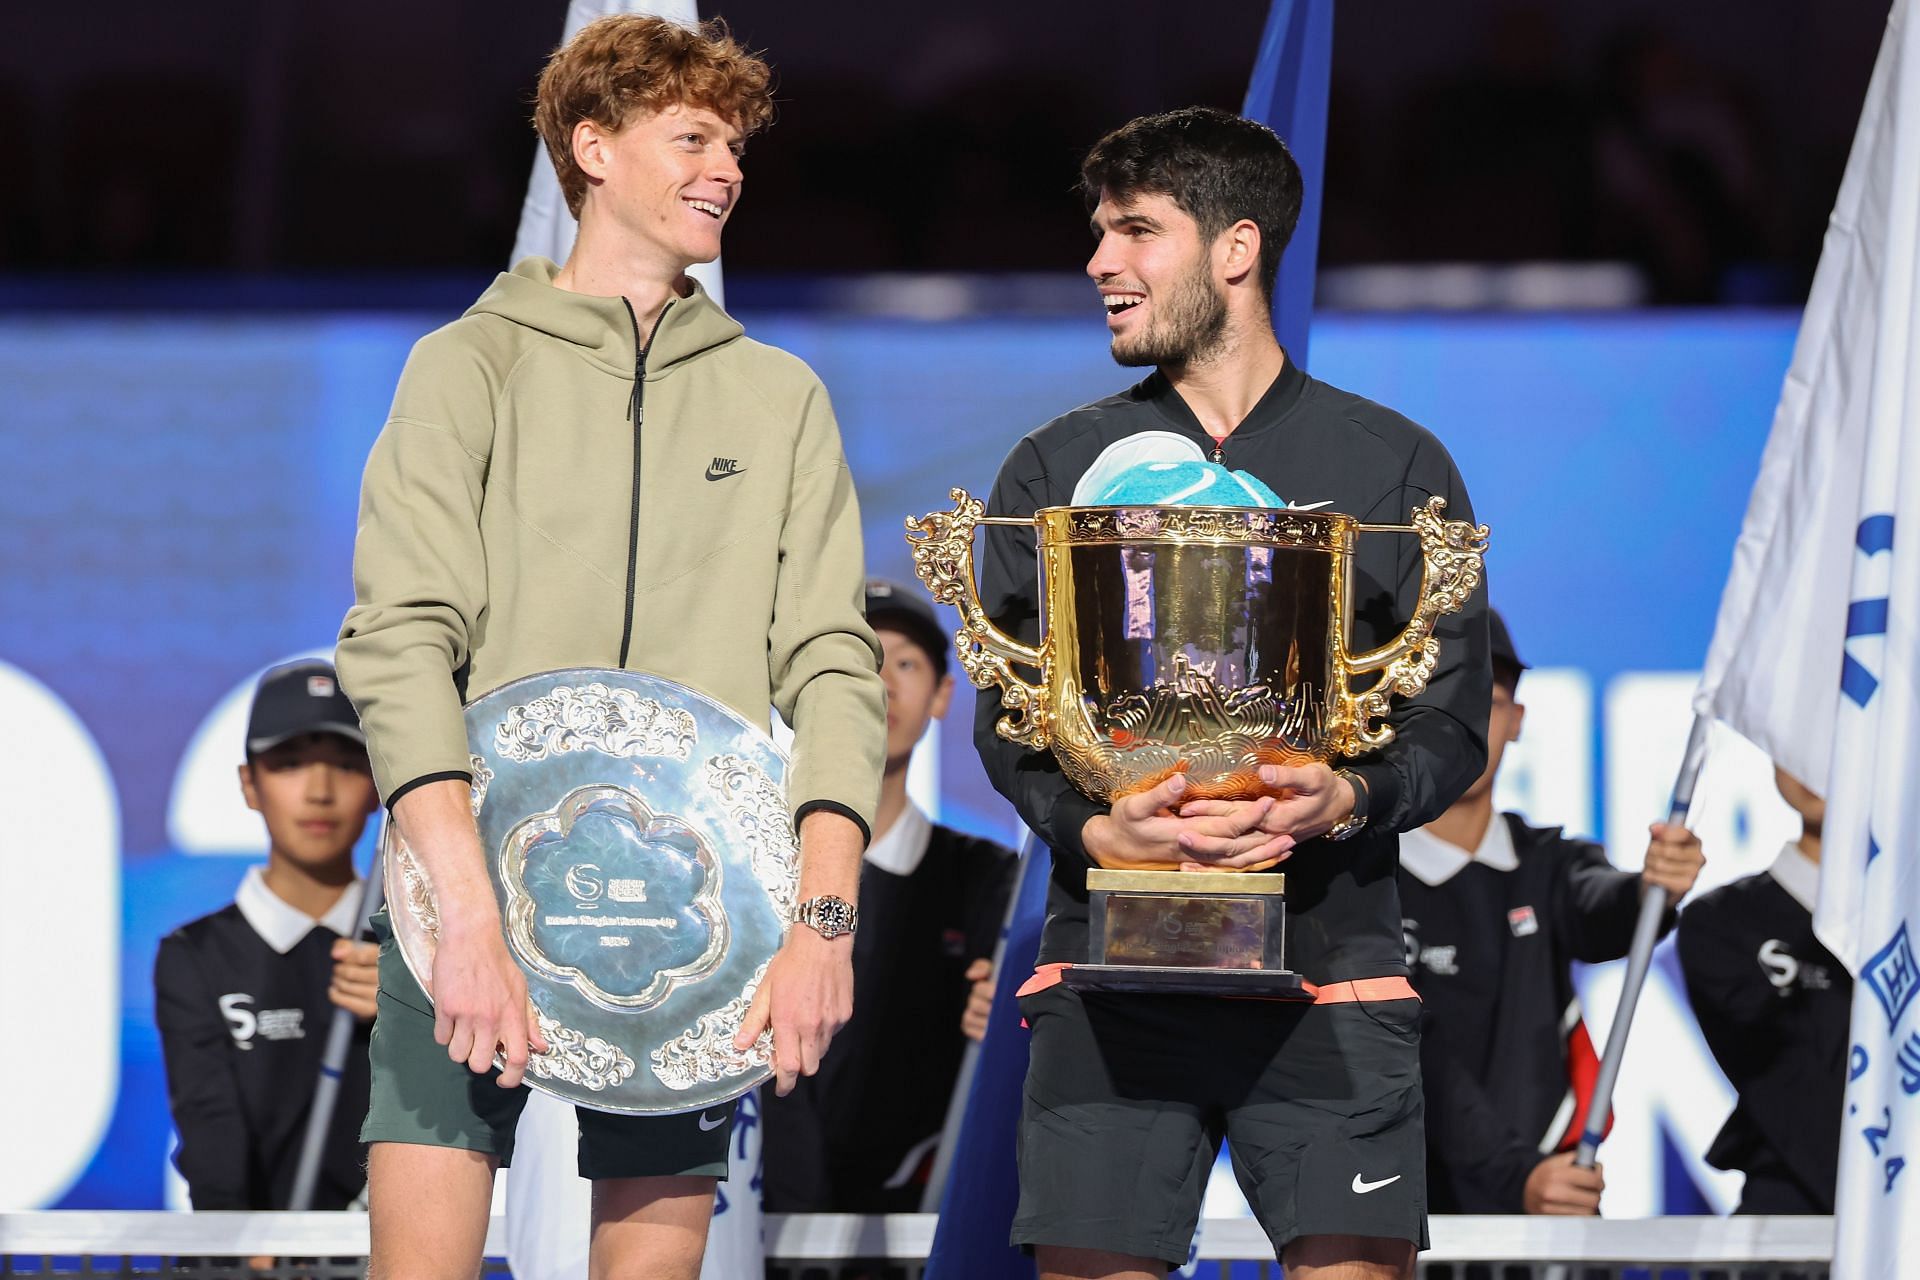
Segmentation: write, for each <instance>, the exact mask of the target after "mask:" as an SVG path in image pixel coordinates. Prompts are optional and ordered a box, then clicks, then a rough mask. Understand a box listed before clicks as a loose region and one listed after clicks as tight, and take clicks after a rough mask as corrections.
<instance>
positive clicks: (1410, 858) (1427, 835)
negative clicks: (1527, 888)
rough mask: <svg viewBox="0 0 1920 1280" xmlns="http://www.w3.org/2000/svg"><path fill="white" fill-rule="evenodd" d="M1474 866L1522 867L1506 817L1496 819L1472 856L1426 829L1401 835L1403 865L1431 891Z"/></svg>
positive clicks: (1509, 868)
mask: <svg viewBox="0 0 1920 1280" xmlns="http://www.w3.org/2000/svg"><path fill="white" fill-rule="evenodd" d="M1475 862H1478V863H1480V864H1481V865H1482V866H1487V867H1492V868H1493V869H1494V870H1495V871H1512V870H1514V869H1516V868H1517V867H1519V865H1520V857H1519V855H1518V854H1516V853H1515V852H1514V851H1513V829H1512V828H1511V827H1509V826H1508V825H1507V819H1506V815H1505V814H1499V813H1496V814H1494V815H1493V821H1492V822H1489V823H1488V824H1487V834H1485V835H1484V836H1481V837H1480V847H1479V848H1478V849H1475V850H1474V851H1473V852H1472V853H1468V852H1467V851H1466V850H1465V849H1462V848H1460V847H1459V846H1458V845H1454V844H1449V843H1448V842H1447V841H1445V840H1442V839H1441V838H1440V837H1439V836H1437V835H1435V834H1433V832H1432V831H1430V830H1428V829H1427V828H1426V827H1421V828H1419V829H1417V830H1414V831H1403V832H1401V833H1400V865H1401V866H1402V867H1405V868H1406V869H1407V870H1408V871H1410V872H1412V873H1413V875H1414V877H1415V878H1416V879H1418V880H1419V881H1420V882H1421V883H1422V884H1425V885H1427V886H1428V887H1429V888H1436V887H1438V886H1440V885H1443V884H1445V883H1446V882H1447V881H1449V880H1451V879H1453V878H1454V877H1455V876H1457V875H1459V874H1460V872H1461V871H1463V870H1465V869H1466V867H1467V866H1468V865H1469V864H1471V863H1475Z"/></svg>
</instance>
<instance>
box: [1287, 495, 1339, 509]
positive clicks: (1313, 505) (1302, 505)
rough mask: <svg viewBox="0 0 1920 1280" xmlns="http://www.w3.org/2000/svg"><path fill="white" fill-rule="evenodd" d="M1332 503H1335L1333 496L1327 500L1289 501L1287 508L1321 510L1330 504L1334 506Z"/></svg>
mask: <svg viewBox="0 0 1920 1280" xmlns="http://www.w3.org/2000/svg"><path fill="white" fill-rule="evenodd" d="M1332 505H1333V499H1332V498H1328V499H1327V500H1326V501H1324V502H1289V503H1288V504H1287V510H1289V511H1318V510H1319V509H1320V508H1322V507H1330V506H1332Z"/></svg>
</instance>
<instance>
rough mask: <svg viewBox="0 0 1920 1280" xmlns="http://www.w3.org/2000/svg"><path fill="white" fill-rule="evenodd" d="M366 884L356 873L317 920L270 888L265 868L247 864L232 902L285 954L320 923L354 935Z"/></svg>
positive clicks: (344, 933)
mask: <svg viewBox="0 0 1920 1280" xmlns="http://www.w3.org/2000/svg"><path fill="white" fill-rule="evenodd" d="M365 884H366V882H365V881H364V880H361V879H359V878H357V877H356V878H355V880H354V882H353V883H352V884H350V885H348V886H347V888H346V892H344V893H342V894H341V895H340V898H339V901H337V902H335V903H334V904H333V906H332V907H330V908H328V910H327V914H326V915H324V916H321V917H320V918H319V919H317V920H316V919H314V918H313V917H312V916H310V915H308V914H307V913H306V912H304V911H302V910H300V908H298V907H296V906H294V905H293V904H292V903H290V902H288V901H287V900H286V899H285V898H282V897H281V896H280V895H279V894H277V893H275V892H274V891H273V890H271V889H269V888H267V877H266V872H265V870H264V869H263V868H262V867H260V866H259V865H257V864H256V865H254V866H251V867H248V868H247V875H246V878H245V879H243V880H242V881H241V882H240V890H239V892H238V893H235V894H234V895H233V902H234V905H235V906H237V907H239V908H240V914H241V915H242V916H244V917H245V918H246V921H247V923H248V924H250V925H252V926H253V931H254V932H255V933H257V934H259V935H260V938H261V940H262V941H263V942H265V943H266V944H267V945H268V946H270V947H272V948H273V949H274V950H275V951H277V952H279V953H280V954H281V955H285V954H287V952H289V951H291V950H293V949H294V948H295V947H297V946H299V945H300V939H302V938H304V937H306V936H307V935H308V934H309V933H311V932H313V930H314V928H315V927H316V926H319V925H325V926H326V927H327V928H329V929H331V930H333V931H334V932H335V933H337V934H339V935H340V936H341V937H343V938H345V937H350V936H352V934H353V927H354V926H355V925H356V924H358V923H360V891H361V889H362V887H363V886H364V885H365Z"/></svg>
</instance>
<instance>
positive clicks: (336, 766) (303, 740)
mask: <svg viewBox="0 0 1920 1280" xmlns="http://www.w3.org/2000/svg"><path fill="white" fill-rule="evenodd" d="M240 791H241V794H242V795H243V796H245V797H246V801H247V808H249V809H252V810H253V811H255V812H256V813H258V814H259V815H260V816H261V817H262V818H264V819H265V820H266V824H267V839H268V841H269V842H270V843H271V845H272V854H271V856H272V857H275V858H286V859H288V860H289V861H291V862H293V863H294V864H296V865H297V866H299V867H300V868H302V869H303V870H306V871H310V872H319V871H324V870H326V869H327V868H329V867H333V866H335V865H336V864H338V863H340V862H341V861H343V860H348V859H351V858H352V856H353V846H354V843H355V841H357V840H359V839H360V833H361V831H362V830H364V829H365V828H366V825H367V817H368V815H369V814H371V813H372V812H373V810H374V806H375V805H376V804H378V803H379V800H378V796H377V794H376V792H375V791H374V786H373V771H372V770H371V769H370V768H369V767H368V765H367V752H366V748H364V747H362V746H361V745H360V744H359V743H357V742H354V741H352V740H351V739H348V738H343V737H341V736H340V735H339V734H337V733H307V734H302V735H301V736H299V737H297V738H293V739H290V740H288V741H286V742H283V743H281V744H280V745H279V746H276V747H274V748H272V749H271V750H268V751H263V752H261V753H260V754H259V755H257V756H255V757H254V758H253V759H251V760H249V761H248V762H247V763H246V764H243V765H241V766H240Z"/></svg>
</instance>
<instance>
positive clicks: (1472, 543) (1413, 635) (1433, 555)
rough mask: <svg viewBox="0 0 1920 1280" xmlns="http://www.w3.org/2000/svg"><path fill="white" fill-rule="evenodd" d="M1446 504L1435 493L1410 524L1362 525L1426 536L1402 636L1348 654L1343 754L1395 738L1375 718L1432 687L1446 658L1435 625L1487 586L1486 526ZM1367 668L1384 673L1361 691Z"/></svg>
mask: <svg viewBox="0 0 1920 1280" xmlns="http://www.w3.org/2000/svg"><path fill="white" fill-rule="evenodd" d="M1446 509H1447V500H1446V499H1445V498H1440V497H1433V498H1429V499H1427V502H1426V505H1425V506H1421V507H1415V508H1414V509H1413V523H1412V524H1411V525H1398V524H1387V525H1378V524H1363V525H1361V526H1360V529H1361V530H1362V531H1363V532H1368V533H1411V534H1414V535H1415V536H1417V537H1418V538H1419V539H1420V552H1421V560H1422V566H1421V573H1420V604H1419V606H1418V607H1417V608H1416V609H1415V610H1414V613H1413V620H1412V621H1410V622H1408V623H1407V626H1406V629H1405V630H1404V631H1402V632H1401V633H1400V634H1399V636H1398V637H1396V638H1395V639H1393V640H1392V641H1390V642H1388V643H1387V644H1383V645H1381V646H1380V647H1379V648H1378V649H1370V650H1368V651H1367V652H1365V653H1357V654H1353V655H1350V656H1348V657H1345V658H1342V659H1341V667H1342V676H1343V678H1342V679H1341V682H1340V692H1339V711H1338V713H1337V715H1336V723H1337V727H1336V728H1335V730H1334V732H1333V733H1332V734H1331V735H1330V736H1331V738H1332V741H1333V747H1334V751H1335V754H1337V755H1342V756H1354V755H1359V754H1360V753H1362V752H1364V751H1371V750H1374V749H1375V748H1377V747H1384V746H1386V745H1387V744H1388V743H1389V742H1392V741H1393V726H1392V725H1389V724H1386V723H1384V721H1383V722H1382V723H1381V724H1380V725H1379V726H1378V727H1375V726H1374V725H1373V722H1374V721H1375V720H1382V718H1383V717H1384V716H1385V715H1386V714H1387V710H1388V706H1389V703H1388V699H1389V698H1390V697H1391V695H1393V694H1396V693H1397V694H1399V695H1401V696H1402V697H1407V698H1410V697H1413V696H1414V695H1415V694H1417V693H1419V692H1420V691H1421V690H1422V689H1425V688H1426V687H1427V681H1428V679H1430V678H1431V677H1432V675H1433V668H1434V665H1435V664H1436V663H1437V662H1438V661H1439V659H1440V642H1439V641H1438V640H1435V639H1434V638H1433V627H1434V624H1435V623H1436V622H1438V621H1439V620H1440V619H1441V618H1442V617H1443V616H1444V615H1446V614H1449V613H1458V612H1459V611H1460V609H1461V608H1462V607H1463V606H1464V605H1465V604H1466V603H1467V601H1468V599H1469V598H1471V597H1472V595H1473V593H1474V592H1475V591H1476V590H1477V589H1478V588H1479V586H1480V579H1481V573H1482V566H1483V561H1484V558H1485V556H1486V553H1487V526H1485V525H1477V526H1476V525H1472V524H1469V523H1467V522H1466V521H1465V520H1445V519H1442V518H1441V514H1442V513H1443V512H1444V511H1446ZM1344 613H1345V610H1342V614H1343V615H1344ZM1367 671H1379V672H1380V673H1381V675H1380V678H1379V679H1378V680H1376V681H1375V682H1374V683H1373V685H1372V686H1371V687H1369V688H1368V689H1367V690H1366V691H1364V692H1362V693H1355V692H1353V691H1352V690H1351V689H1349V688H1348V684H1349V682H1350V681H1351V679H1352V677H1353V676H1355V675H1358V674H1360V673H1363V672H1367Z"/></svg>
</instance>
